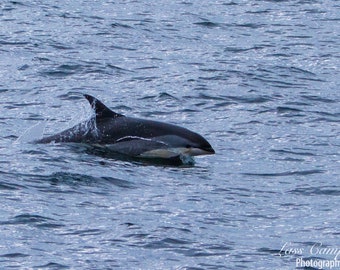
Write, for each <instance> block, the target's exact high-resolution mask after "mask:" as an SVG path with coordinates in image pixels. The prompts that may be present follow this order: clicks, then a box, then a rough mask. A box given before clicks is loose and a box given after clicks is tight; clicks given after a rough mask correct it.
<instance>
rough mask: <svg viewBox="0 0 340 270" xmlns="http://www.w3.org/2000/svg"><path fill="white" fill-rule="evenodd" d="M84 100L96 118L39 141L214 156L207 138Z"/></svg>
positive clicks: (147, 153) (149, 153)
mask: <svg viewBox="0 0 340 270" xmlns="http://www.w3.org/2000/svg"><path fill="white" fill-rule="evenodd" d="M85 97H86V98H87V99H88V100H89V102H90V104H91V105H92V107H93V108H94V110H95V111H96V117H95V118H93V119H90V120H89V121H86V122H83V123H80V124H78V125H76V126H74V127H72V128H70V129H68V130H65V131H63V132H61V133H58V134H56V135H53V136H49V137H46V138H43V139H42V140H40V141H38V142H39V143H49V142H56V143H61V142H72V143H88V144H95V145H99V146H105V147H109V148H110V149H111V150H112V151H116V152H119V153H122V154H127V155H131V156H140V157H151V158H155V157H161V158H168V157H173V156H176V155H180V154H184V155H189V156H197V155H207V154H214V153H215V151H214V149H213V148H212V147H211V145H210V144H209V142H208V141H207V140H206V139H204V138H203V137H202V136H201V135H199V134H197V133H195V132H192V131H190V130H188V129H186V128H183V127H179V126H176V125H173V124H168V123H163V122H158V121H152V120H146V119H139V118H133V117H125V116H123V115H120V114H117V113H115V112H113V111H111V110H110V109H108V108H107V107H106V106H105V105H104V104H103V103H101V102H100V101H99V100H97V99H95V98H93V97H91V96H88V95H86V96H85Z"/></svg>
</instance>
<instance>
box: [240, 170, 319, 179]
mask: <svg viewBox="0 0 340 270" xmlns="http://www.w3.org/2000/svg"><path fill="white" fill-rule="evenodd" d="M324 172H325V171H324V170H305V171H288V172H279V173H242V174H243V175H249V176H260V177H280V176H293V175H312V174H318V173H324Z"/></svg>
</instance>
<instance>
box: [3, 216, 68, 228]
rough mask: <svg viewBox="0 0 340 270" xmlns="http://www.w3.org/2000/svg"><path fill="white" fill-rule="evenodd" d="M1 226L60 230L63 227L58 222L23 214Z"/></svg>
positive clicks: (4, 222)
mask: <svg viewBox="0 0 340 270" xmlns="http://www.w3.org/2000/svg"><path fill="white" fill-rule="evenodd" d="M0 224H1V225H32V226H34V227H39V228H59V227H62V226H63V225H62V224H60V223H58V222H57V221H56V220H54V219H52V218H48V217H44V216H40V215H36V214H21V215H17V216H15V217H14V218H12V219H10V220H8V221H3V222H1V223H0Z"/></svg>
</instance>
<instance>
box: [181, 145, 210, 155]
mask: <svg viewBox="0 0 340 270" xmlns="http://www.w3.org/2000/svg"><path fill="white" fill-rule="evenodd" d="M185 153H186V154H188V155H190V156H203V155H213V154H215V150H214V149H213V148H212V147H211V146H209V147H200V148H196V147H192V148H190V149H187V150H186V151H185Z"/></svg>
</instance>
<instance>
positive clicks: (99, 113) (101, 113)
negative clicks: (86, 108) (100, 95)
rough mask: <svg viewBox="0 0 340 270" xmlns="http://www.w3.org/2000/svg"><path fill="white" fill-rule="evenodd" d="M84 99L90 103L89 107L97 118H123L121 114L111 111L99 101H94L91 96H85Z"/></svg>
mask: <svg viewBox="0 0 340 270" xmlns="http://www.w3.org/2000/svg"><path fill="white" fill-rule="evenodd" d="M84 97H85V98H86V99H87V100H88V101H89V102H90V104H91V107H92V109H93V110H94V111H95V113H96V117H97V118H106V117H113V118H116V117H121V116H124V115H122V114H119V113H116V112H114V111H111V110H110V109H109V108H108V107H106V106H105V105H104V104H103V103H102V102H101V101H100V100H98V99H96V98H95V97H93V96H90V95H87V94H85V95H84Z"/></svg>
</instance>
